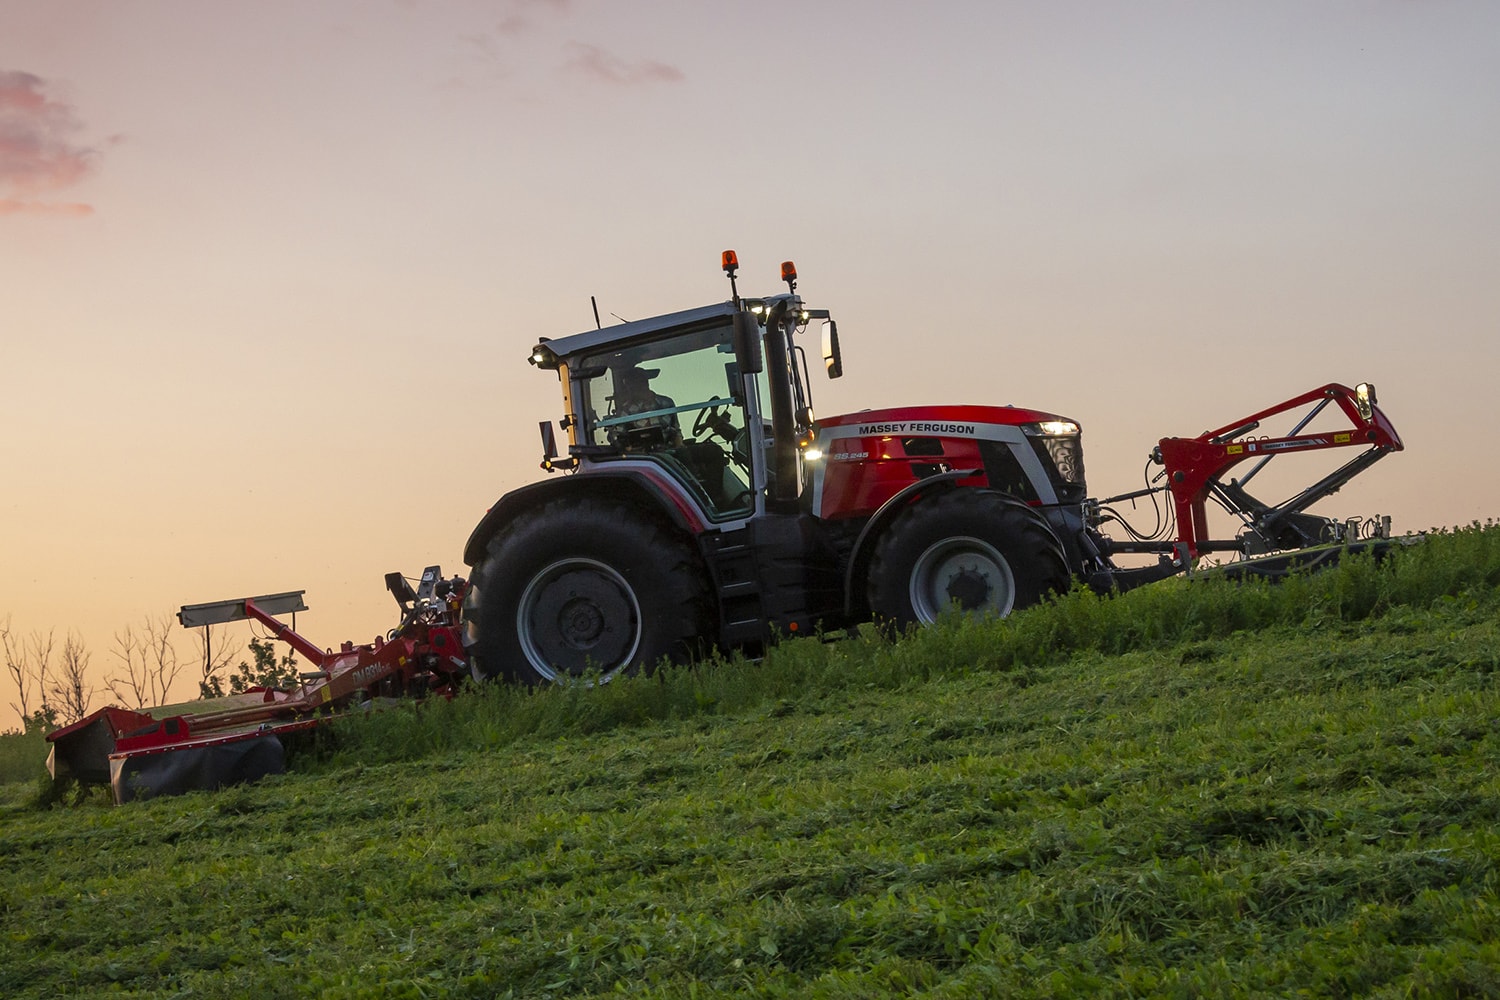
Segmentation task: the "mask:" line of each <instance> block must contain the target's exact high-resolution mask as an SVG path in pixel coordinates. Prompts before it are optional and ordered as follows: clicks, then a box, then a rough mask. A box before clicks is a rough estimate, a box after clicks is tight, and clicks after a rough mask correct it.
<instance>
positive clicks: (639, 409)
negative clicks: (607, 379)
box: [610, 365, 682, 448]
mask: <svg viewBox="0 0 1500 1000" xmlns="http://www.w3.org/2000/svg"><path fill="white" fill-rule="evenodd" d="M659 374H661V370H660V369H659V368H638V367H636V366H635V365H628V366H621V367H619V368H616V369H615V372H614V376H615V393H614V395H613V396H612V397H610V399H611V402H612V406H611V409H612V410H613V413H614V415H615V416H617V417H623V416H629V415H630V414H632V413H648V412H650V411H652V410H670V409H671V408H672V407H674V406H676V405H677V404H676V403H675V402H673V400H672V398H671V397H670V396H664V395H662V394H661V393H659V392H656V391H655V390H653V389H652V388H651V380H652V379H654V378H655V377H656V376H657V375H659ZM619 427H620V430H621V432H622V433H621V435H620V437H621V440H620V441H619V442H618V443H620V444H623V445H625V446H626V447H636V448H643V447H653V446H655V447H669V448H670V447H674V446H676V445H678V444H680V443H681V442H682V427H681V425H680V424H679V423H678V421H677V414H675V413H663V414H657V415H655V416H649V417H641V418H640V419H639V420H630V421H627V422H625V423H623V424H620V425H619Z"/></svg>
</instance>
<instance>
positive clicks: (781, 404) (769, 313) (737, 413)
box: [531, 258, 838, 525]
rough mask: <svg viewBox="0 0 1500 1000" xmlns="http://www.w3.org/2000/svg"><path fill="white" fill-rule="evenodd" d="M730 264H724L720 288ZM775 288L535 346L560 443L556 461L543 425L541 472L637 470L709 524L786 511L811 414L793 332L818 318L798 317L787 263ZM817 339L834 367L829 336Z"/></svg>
mask: <svg viewBox="0 0 1500 1000" xmlns="http://www.w3.org/2000/svg"><path fill="white" fill-rule="evenodd" d="M733 266H734V265H732V264H731V262H730V261H729V260H728V259H727V258H726V264H725V270H726V271H728V272H729V274H730V278H731V282H733V277H734V273H733ZM783 278H784V279H785V280H787V282H788V285H789V287H790V289H791V291H790V292H789V294H784V295H777V296H772V297H769V298H764V299H741V298H740V297H739V295H738V292H737V290H736V292H735V294H734V296H733V298H732V300H731V301H729V302H723V303H719V304H716V305H712V306H705V307H702V308H699V309H692V310H686V311H684V312H679V313H672V314H668V315H665V316H658V317H654V318H652V319H647V320H640V321H637V322H627V323H622V324H619V325H617V326H613V327H608V328H602V329H597V330H589V331H585V332H583V333H579V334H576V335H574V336H571V337H564V338H561V339H557V340H542V341H540V342H538V344H537V345H536V347H535V348H534V349H533V350H532V354H531V363H532V364H533V365H536V366H537V367H540V368H547V369H553V370H556V371H557V373H558V378H559V380H560V381H561V383H562V387H563V397H564V406H565V411H566V412H565V415H564V417H563V419H562V421H561V426H562V428H563V429H564V430H565V431H566V432H567V435H568V445H567V456H566V457H565V458H560V457H559V455H558V450H557V446H556V444H555V436H554V434H553V431H552V426H551V425H550V424H543V425H542V441H543V452H544V457H543V462H542V466H543V468H545V469H547V470H548V471H553V470H556V469H565V470H572V471H583V470H587V471H590V472H597V471H617V472H624V471H626V470H627V469H631V468H637V469H639V468H641V467H642V466H643V464H644V465H646V466H650V467H651V468H653V469H654V470H655V471H658V472H664V473H666V474H667V475H668V476H670V477H671V479H672V480H673V482H675V483H676V484H677V485H678V486H679V487H680V488H681V489H683V490H684V491H685V492H686V493H687V494H688V495H689V496H690V497H691V498H692V502H693V505H694V506H695V507H697V508H698V509H699V511H700V512H701V513H702V515H703V519H704V520H705V521H706V522H708V523H713V524H726V525H727V524H731V523H735V522H741V521H744V520H745V519H748V518H750V517H753V516H755V515H757V514H763V513H765V512H766V511H767V510H768V509H779V510H781V511H782V512H786V511H788V510H789V509H790V508H791V507H794V506H795V505H796V503H797V498H798V497H799V496H801V494H802V492H803V490H802V480H803V472H804V453H805V451H806V449H807V448H809V447H810V446H811V442H812V439H813V410H812V404H811V399H812V396H811V389H810V387H809V385H808V367H807V362H806V360H805V355H804V352H803V351H802V350H801V348H800V347H797V346H795V345H794V342H793V340H792V334H793V333H794V332H795V331H796V330H798V329H801V328H803V327H805V325H806V324H807V323H808V321H809V320H811V319H812V318H815V317H817V318H822V319H824V320H827V317H828V314H827V312H826V311H824V310H818V311H812V310H807V309H805V308H804V307H803V305H802V301H801V299H800V298H799V297H798V296H797V295H796V294H795V280H796V272H795V269H793V268H791V265H790V264H788V265H784V266H783ZM826 325H827V326H828V327H831V321H829V322H828V323H827V324H826ZM830 335H831V337H832V340H830V339H829V337H830ZM824 337H825V345H827V344H830V343H831V345H832V347H831V348H828V347H825V352H826V351H827V350H831V351H833V352H834V354H833V356H835V357H836V353H837V334H836V332H833V331H831V329H825V334H824ZM829 374H830V375H832V376H834V377H836V376H837V374H838V372H837V370H836V365H834V364H830V366H829ZM768 503H769V507H768Z"/></svg>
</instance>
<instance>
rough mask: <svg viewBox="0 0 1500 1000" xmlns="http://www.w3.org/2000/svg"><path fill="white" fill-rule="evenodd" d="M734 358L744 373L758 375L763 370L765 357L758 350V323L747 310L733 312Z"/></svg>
mask: <svg viewBox="0 0 1500 1000" xmlns="http://www.w3.org/2000/svg"><path fill="white" fill-rule="evenodd" d="M734 360H735V363H736V364H738V365H739V366H740V371H741V372H743V373H744V374H746V375H758V374H760V373H761V372H762V371H764V370H765V366H766V364H765V358H764V357H763V356H762V355H761V352H760V324H759V323H757V322H756V320H755V317H754V316H753V315H751V314H750V313H748V312H737V313H735V314H734Z"/></svg>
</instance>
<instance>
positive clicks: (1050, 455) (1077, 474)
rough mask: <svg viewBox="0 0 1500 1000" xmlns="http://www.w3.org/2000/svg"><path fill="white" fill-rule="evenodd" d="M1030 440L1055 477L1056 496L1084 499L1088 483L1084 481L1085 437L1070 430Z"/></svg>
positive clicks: (1076, 500)
mask: <svg viewBox="0 0 1500 1000" xmlns="http://www.w3.org/2000/svg"><path fill="white" fill-rule="evenodd" d="M1028 440H1029V441H1030V442H1031V447H1032V448H1034V449H1035V450H1036V454H1037V458H1039V459H1041V460H1042V466H1043V467H1044V468H1046V470H1047V476H1048V478H1049V479H1051V480H1052V488H1053V489H1055V490H1056V491H1057V499H1058V500H1060V501H1061V502H1063V503H1082V502H1083V500H1084V498H1085V497H1086V496H1088V487H1086V486H1085V485H1084V482H1083V438H1082V437H1081V436H1080V435H1077V434H1070V435H1067V436H1059V437H1033V438H1028Z"/></svg>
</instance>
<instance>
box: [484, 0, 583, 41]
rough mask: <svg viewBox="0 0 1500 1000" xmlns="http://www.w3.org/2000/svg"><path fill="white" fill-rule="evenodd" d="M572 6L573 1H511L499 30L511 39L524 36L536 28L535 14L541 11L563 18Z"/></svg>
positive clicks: (501, 19) (501, 20)
mask: <svg viewBox="0 0 1500 1000" xmlns="http://www.w3.org/2000/svg"><path fill="white" fill-rule="evenodd" d="M571 4H572V0H511V2H510V3H508V4H506V13H505V14H504V15H503V16H502V17H501V18H500V23H499V25H497V30H498V31H499V32H500V34H502V35H506V36H509V37H514V36H516V35H524V34H526V33H527V32H529V31H531V30H532V29H533V28H535V27H536V18H535V17H533V16H532V15H533V12H535V11H537V10H538V9H541V11H542V13H543V14H549V13H550V14H555V15H558V16H561V15H565V14H567V13H568V8H569V6H570V5H571Z"/></svg>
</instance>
